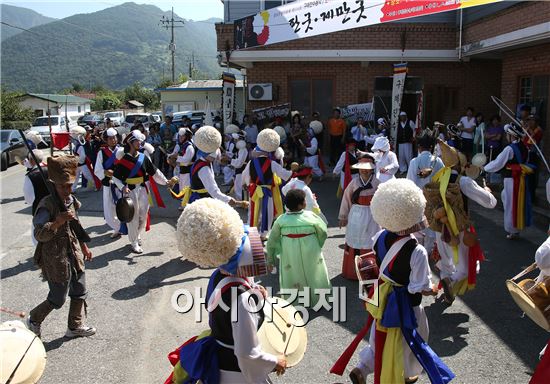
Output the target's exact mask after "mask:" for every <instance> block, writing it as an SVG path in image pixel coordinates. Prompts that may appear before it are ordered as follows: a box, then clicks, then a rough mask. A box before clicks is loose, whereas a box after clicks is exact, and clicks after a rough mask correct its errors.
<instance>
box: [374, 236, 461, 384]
mask: <svg viewBox="0 0 550 384" xmlns="http://www.w3.org/2000/svg"><path fill="white" fill-rule="evenodd" d="M386 233H387V231H384V232H383V233H382V236H381V238H380V239H379V240H378V242H377V243H378V244H379V245H381V244H383V243H384V235H385V234H386ZM409 240H410V237H405V238H402V239H400V240H398V241H396V242H395V243H394V245H393V246H392V247H391V248H390V249H389V250H388V252H386V249H385V247H380V248H379V249H378V254H377V258H378V259H379V260H382V265H381V266H380V271H381V272H380V280H379V282H380V285H379V287H378V306H375V305H373V304H371V303H367V310H368V312H369V313H370V314H371V316H372V317H373V318H374V319H375V320H376V328H375V349H374V351H375V359H374V360H375V362H374V375H375V376H374V383H375V384H380V383H400V382H401V383H402V382H403V381H404V370H405V368H404V361H403V343H402V337H404V338H405V340H406V342H407V345H408V346H409V348H410V349H411V351H412V352H413V354H414V356H415V357H416V359H417V360H418V362H419V363H420V364H421V365H422V367H423V368H424V370H425V371H426V373H427V374H428V377H429V378H430V381H431V382H432V383H434V384H446V383H448V382H449V381H451V380H452V379H453V378H454V374H453V373H452V371H451V370H450V369H449V368H448V367H447V366H446V365H445V363H443V361H441V359H440V358H439V357H438V356H437V355H436V354H435V352H434V351H433V350H432V349H431V348H430V347H429V346H428V344H427V343H426V342H425V341H424V340H423V339H422V337H421V336H420V334H419V333H418V331H417V330H416V328H417V322H416V317H415V315H414V311H413V307H412V305H411V302H410V299H409V293H408V290H407V287H404V286H401V285H400V284H398V283H396V282H395V281H393V279H392V277H391V273H390V271H389V270H390V269H391V266H392V264H393V262H394V261H395V259H396V258H397V257H398V255H399V252H400V250H401V248H402V246H403V245H404V244H405V243H406V242H407V241H409ZM394 246H395V247H394Z"/></svg>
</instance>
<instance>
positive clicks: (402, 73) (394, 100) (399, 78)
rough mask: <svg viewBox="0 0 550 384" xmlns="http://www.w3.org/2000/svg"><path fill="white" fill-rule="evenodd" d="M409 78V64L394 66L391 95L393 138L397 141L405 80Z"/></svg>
mask: <svg viewBox="0 0 550 384" xmlns="http://www.w3.org/2000/svg"><path fill="white" fill-rule="evenodd" d="M406 77H407V63H399V64H394V65H393V89H392V93H391V138H392V139H393V140H396V139H397V124H398V122H399V112H400V110H401V100H402V99H403V90H404V89H405V78H406Z"/></svg>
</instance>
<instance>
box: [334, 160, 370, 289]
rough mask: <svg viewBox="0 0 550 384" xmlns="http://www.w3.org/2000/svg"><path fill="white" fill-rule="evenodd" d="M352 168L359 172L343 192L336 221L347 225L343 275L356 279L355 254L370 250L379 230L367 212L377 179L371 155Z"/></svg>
mask: <svg viewBox="0 0 550 384" xmlns="http://www.w3.org/2000/svg"><path fill="white" fill-rule="evenodd" d="M352 168H354V169H356V170H358V171H359V177H358V178H356V179H353V180H352V181H351V183H349V185H348V187H347V188H346V190H345V191H344V196H343V197H342V204H341V205H340V213H339V215H338V220H340V227H346V247H345V250H344V260H343V262H342V276H343V277H345V278H346V279H350V280H357V274H356V272H355V256H359V255H362V254H365V253H367V252H368V251H369V250H371V249H372V237H373V236H374V235H375V234H376V232H378V231H379V230H380V227H379V226H378V224H376V222H375V221H374V220H373V218H372V215H371V212H370V201H371V199H372V196H373V195H374V192H375V191H376V189H377V188H378V185H379V183H380V182H379V181H378V179H377V178H376V177H375V174H374V172H373V171H374V169H375V168H376V166H375V165H374V159H373V158H372V157H371V156H370V155H363V157H361V158H360V159H359V162H358V163H357V164H355V165H353V166H352Z"/></svg>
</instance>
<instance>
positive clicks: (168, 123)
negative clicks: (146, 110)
mask: <svg viewBox="0 0 550 384" xmlns="http://www.w3.org/2000/svg"><path fill="white" fill-rule="evenodd" d="M166 131H168V132H169V133H170V137H173V136H174V135H175V134H176V133H177V132H178V129H177V128H176V125H175V124H174V123H172V116H170V115H166V116H165V117H164V123H162V124H161V125H160V135H161V136H162V137H166V136H167V133H166Z"/></svg>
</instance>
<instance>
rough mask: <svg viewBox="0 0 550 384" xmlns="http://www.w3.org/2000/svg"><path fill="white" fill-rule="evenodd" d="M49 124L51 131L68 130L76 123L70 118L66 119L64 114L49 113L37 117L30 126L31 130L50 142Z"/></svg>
mask: <svg viewBox="0 0 550 384" xmlns="http://www.w3.org/2000/svg"><path fill="white" fill-rule="evenodd" d="M50 124H51V126H52V132H53V133H61V132H68V130H67V126H68V129H69V130H70V129H71V128H73V127H75V126H76V124H75V122H74V121H72V120H70V119H69V120H67V119H66V118H65V116H61V115H51V116H50V117H49V118H48V116H41V117H37V118H36V119H35V120H34V122H33V123H32V126H31V129H30V130H31V131H35V132H37V133H38V134H39V135H40V136H42V139H43V140H44V141H45V142H46V143H50V141H51V138H50Z"/></svg>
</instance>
